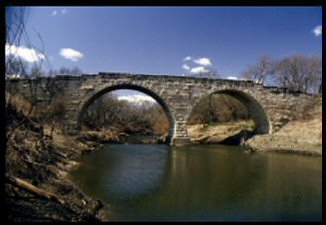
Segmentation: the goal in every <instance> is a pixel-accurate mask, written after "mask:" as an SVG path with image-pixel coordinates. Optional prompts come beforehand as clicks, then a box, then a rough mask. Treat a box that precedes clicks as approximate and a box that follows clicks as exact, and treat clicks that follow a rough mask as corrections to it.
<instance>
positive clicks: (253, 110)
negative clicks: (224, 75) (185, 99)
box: [188, 89, 271, 134]
mask: <svg viewBox="0 0 326 225" xmlns="http://www.w3.org/2000/svg"><path fill="white" fill-rule="evenodd" d="M212 94H226V95H228V96H231V97H234V98H235V99H237V100H239V101H240V102H241V103H242V104H243V105H244V106H245V107H246V108H247V109H248V111H249V113H250V115H251V118H252V119H253V120H254V121H255V122H256V124H257V128H256V129H255V131H254V132H255V134H270V133H271V125H270V122H269V119H268V116H267V114H266V112H265V110H264V109H263V107H262V106H261V104H260V103H259V102H258V101H257V100H255V99H254V98H253V97H252V96H250V95H249V94H247V93H245V92H243V91H238V90H232V89H226V90H217V91H214V92H211V93H210V94H209V95H212ZM209 95H206V96H205V97H203V98H201V99H200V101H201V100H202V99H204V98H207V97H208V96H209ZM200 101H198V102H200ZM198 102H197V103H198ZM195 107H196V105H195ZM188 120H189V118H188Z"/></svg>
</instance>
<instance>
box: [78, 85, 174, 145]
mask: <svg viewBox="0 0 326 225" xmlns="http://www.w3.org/2000/svg"><path fill="white" fill-rule="evenodd" d="M124 92H128V93H129V95H128V96H123V94H122V93H124ZM136 93H138V94H137V96H135V94H136ZM89 96H90V97H88V98H87V99H86V100H85V101H84V102H83V103H82V104H81V107H80V110H79V114H78V125H77V127H78V129H82V130H85V127H87V126H85V125H87V123H86V124H85V122H87V117H88V116H90V115H91V114H92V112H90V109H92V108H94V107H97V106H100V107H101V106H103V105H105V104H108V105H107V106H105V107H106V108H111V110H109V113H111V114H108V113H106V114H105V116H102V117H105V119H108V118H110V119H111V122H112V121H113V120H112V118H115V119H117V121H115V122H116V123H115V126H116V127H114V126H111V127H110V128H112V129H113V130H115V131H114V132H120V133H119V140H116V141H114V140H113V141H111V142H116V143H125V142H129V141H130V142H135V140H136V139H135V136H136V135H138V136H139V137H138V139H139V138H142V137H143V138H144V140H142V142H140V143H165V144H170V142H171V139H172V136H173V133H174V132H173V128H174V119H173V116H172V113H171V112H170V109H169V107H168V106H167V104H166V103H165V102H164V100H163V99H162V98H161V97H160V96H159V95H158V94H156V93H155V92H153V91H151V90H149V89H147V88H145V87H142V86H138V85H131V84H120V85H114V86H110V87H107V88H104V89H102V90H100V91H97V92H96V93H92V94H90V95H89ZM132 97H142V98H141V99H140V100H139V99H138V98H136V100H137V99H138V100H139V101H138V100H137V101H136V102H135V101H132V100H131V99H135V98H132ZM103 99H104V100H103ZM103 101H104V102H103ZM103 107H104V106H103ZM124 110H125V111H124ZM114 113H115V114H116V115H115V116H113V114H114ZM93 114H94V113H93ZM110 116H111V117H110ZM153 117H156V118H153ZM108 120H109V119H108ZM123 123H126V124H123ZM88 125H89V123H88ZM107 125H109V124H107ZM111 125H112V124H111ZM128 126H129V127H128ZM108 127H109V126H108ZM93 128H94V127H93ZM97 129H99V127H98V128H97ZM104 130H105V129H104ZM137 132H138V133H137ZM151 132H152V133H151ZM115 134H116V133H115ZM142 135H143V136H142ZM145 135H148V136H150V135H152V136H153V137H154V136H155V140H154V139H148V137H147V138H145ZM136 143H138V142H137V141H136Z"/></svg>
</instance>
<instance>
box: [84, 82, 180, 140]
mask: <svg viewBox="0 0 326 225" xmlns="http://www.w3.org/2000/svg"><path fill="white" fill-rule="evenodd" d="M121 89H128V90H135V91H140V92H142V93H144V94H147V95H149V96H151V97H152V98H153V99H155V101H156V102H157V103H158V104H159V105H160V106H161V107H162V109H163V111H164V113H165V115H166V116H167V118H168V121H169V129H170V130H169V135H168V140H167V143H170V142H171V138H172V137H173V132H174V118H173V116H172V113H171V111H170V109H169V107H168V106H167V104H166V103H165V102H164V101H163V99H162V98H161V97H160V96H159V95H158V94H156V93H155V92H153V91H151V90H149V89H147V88H145V87H142V86H138V85H134V84H119V85H113V86H110V87H106V88H103V89H102V90H99V91H98V92H96V93H94V94H93V95H92V96H90V97H89V98H88V99H87V100H86V101H85V102H84V103H83V105H82V106H81V108H80V110H79V112H78V127H79V128H80V127H81V122H82V115H83V113H84V112H85V110H86V109H87V108H88V106H89V105H91V104H92V103H93V102H94V101H95V100H96V99H98V98H99V97H101V96H102V95H104V94H106V93H109V92H111V91H116V90H121Z"/></svg>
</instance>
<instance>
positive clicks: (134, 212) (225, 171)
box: [71, 144, 322, 221]
mask: <svg viewBox="0 0 326 225" xmlns="http://www.w3.org/2000/svg"><path fill="white" fill-rule="evenodd" d="M71 179H72V180H73V181H74V182H75V183H76V184H77V185H78V186H80V188H81V189H82V190H83V191H84V192H85V193H87V194H88V195H89V196H92V197H94V198H97V199H100V200H101V201H103V202H106V203H108V204H109V208H108V214H107V220H108V221H321V219H322V159H321V157H307V156H301V155H293V154H285V153H271V152H270V153H258V152H255V153H246V152H244V151H243V149H242V148H241V147H234V146H223V145H191V146H185V147H172V146H168V145H158V144H155V145H143V144H126V145H119V144H110V145H105V146H104V147H102V148H101V149H100V150H98V151H94V152H92V153H89V154H87V155H85V156H83V158H82V159H81V166H80V167H79V168H78V169H77V170H76V171H73V172H72V173H71Z"/></svg>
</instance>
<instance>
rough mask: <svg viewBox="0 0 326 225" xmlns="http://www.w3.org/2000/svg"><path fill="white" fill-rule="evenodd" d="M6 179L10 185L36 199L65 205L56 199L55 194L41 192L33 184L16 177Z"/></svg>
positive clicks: (62, 201)
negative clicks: (32, 195) (34, 196)
mask: <svg viewBox="0 0 326 225" xmlns="http://www.w3.org/2000/svg"><path fill="white" fill-rule="evenodd" d="M7 178H8V179H9V181H10V182H11V183H13V184H14V185H16V186H18V187H20V188H22V189H24V190H26V191H28V192H29V193H31V194H34V195H37V196H38V197H41V198H45V199H47V200H54V201H57V202H59V203H61V204H63V205H65V201H64V200H62V199H60V198H58V197H57V196H56V195H55V194H53V193H51V192H48V191H45V190H43V189H41V188H38V187H36V186H35V185H33V184H31V183H29V182H27V181H25V180H23V179H20V178H17V177H13V176H10V177H7Z"/></svg>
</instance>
